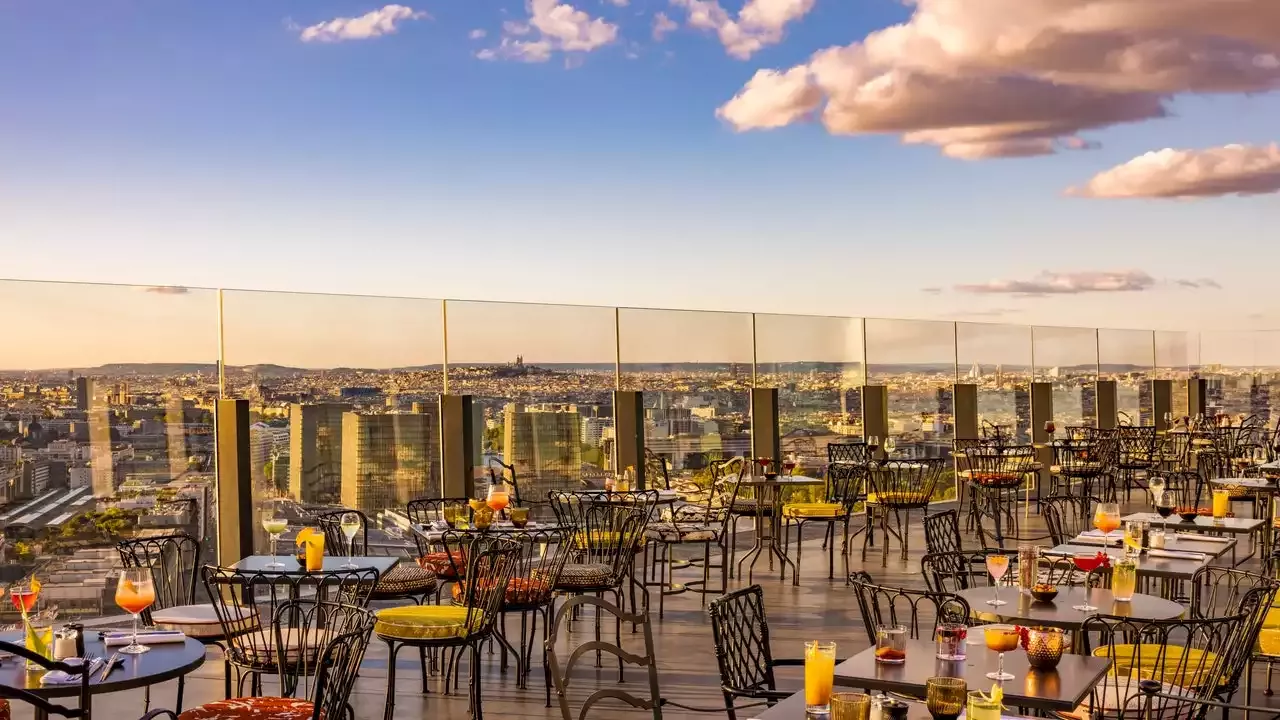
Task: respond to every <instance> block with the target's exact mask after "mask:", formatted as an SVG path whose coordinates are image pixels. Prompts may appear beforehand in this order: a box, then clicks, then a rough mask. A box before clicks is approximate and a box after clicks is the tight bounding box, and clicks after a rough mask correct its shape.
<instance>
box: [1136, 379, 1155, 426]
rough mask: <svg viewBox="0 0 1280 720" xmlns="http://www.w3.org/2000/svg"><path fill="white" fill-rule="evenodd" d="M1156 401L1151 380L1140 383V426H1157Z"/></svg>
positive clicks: (1140, 381)
mask: <svg viewBox="0 0 1280 720" xmlns="http://www.w3.org/2000/svg"><path fill="white" fill-rule="evenodd" d="M1155 403H1156V399H1155V396H1154V395H1153V394H1152V387H1151V381H1150V380H1139V381H1138V424H1139V425H1155V424H1156V405H1155Z"/></svg>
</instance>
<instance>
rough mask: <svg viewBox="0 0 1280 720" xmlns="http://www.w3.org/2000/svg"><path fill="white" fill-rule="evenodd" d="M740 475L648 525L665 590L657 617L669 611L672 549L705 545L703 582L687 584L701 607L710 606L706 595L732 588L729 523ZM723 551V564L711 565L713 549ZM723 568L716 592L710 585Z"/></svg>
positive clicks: (663, 590)
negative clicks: (713, 575) (714, 573)
mask: <svg viewBox="0 0 1280 720" xmlns="http://www.w3.org/2000/svg"><path fill="white" fill-rule="evenodd" d="M741 479H742V478H741V476H740V475H731V476H729V477H726V478H723V479H721V480H720V481H719V482H717V483H716V484H715V485H713V486H712V488H711V491H710V492H709V493H708V494H707V497H706V499H705V500H704V501H703V502H701V503H698V504H692V503H691V504H688V505H681V506H679V507H676V508H674V509H673V510H671V511H669V512H664V517H663V519H661V520H657V521H654V522H651V523H649V525H648V526H647V527H646V529H645V536H646V537H648V539H649V545H650V546H651V548H652V549H653V554H654V556H655V561H656V564H657V566H658V568H659V569H660V577H659V578H658V584H659V585H660V586H661V587H662V590H661V591H660V592H659V594H658V617H659V618H662V617H663V615H664V614H665V612H666V595H667V592H668V590H667V587H668V573H671V572H674V568H675V565H674V562H673V560H674V558H673V556H672V549H673V548H675V547H676V546H680V545H702V558H701V561H700V563H699V564H700V565H701V567H702V579H701V580H694V581H691V582H688V583H685V587H686V588H695V589H696V590H697V591H698V592H700V593H701V595H702V605H703V606H704V607H705V606H706V603H707V594H708V593H711V592H716V593H724V592H726V591H727V590H728V588H729V548H728V542H729V523H730V521H731V519H732V517H733V515H732V514H731V513H730V512H729V509H730V508H732V507H733V502H734V500H735V498H737V496H738V484H739V482H740V481H741ZM713 545H714V546H716V547H717V548H719V550H720V564H719V565H718V566H717V565H713V564H712V562H711V547H712V546H713ZM716 567H718V568H719V569H720V588H719V589H718V590H713V589H712V588H711V586H710V582H711V570H712V569H713V568H716Z"/></svg>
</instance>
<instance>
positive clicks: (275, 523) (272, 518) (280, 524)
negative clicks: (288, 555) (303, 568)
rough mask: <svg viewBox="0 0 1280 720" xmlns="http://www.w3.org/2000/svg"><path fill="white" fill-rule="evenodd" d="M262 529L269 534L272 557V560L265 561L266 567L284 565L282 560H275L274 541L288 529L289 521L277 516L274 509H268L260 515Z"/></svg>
mask: <svg viewBox="0 0 1280 720" xmlns="http://www.w3.org/2000/svg"><path fill="white" fill-rule="evenodd" d="M262 529H263V530H265V531H266V533H267V534H268V535H270V536H271V558H272V560H271V562H269V563H267V565H266V566H267V567H269V568H282V567H284V563H282V562H280V561H279V560H276V559H275V557H276V541H277V540H279V539H280V536H281V535H282V534H284V531H285V530H288V529H289V521H288V520H285V519H284V518H282V517H278V516H277V515H276V513H275V511H274V510H272V511H270V512H266V513H263V515H262Z"/></svg>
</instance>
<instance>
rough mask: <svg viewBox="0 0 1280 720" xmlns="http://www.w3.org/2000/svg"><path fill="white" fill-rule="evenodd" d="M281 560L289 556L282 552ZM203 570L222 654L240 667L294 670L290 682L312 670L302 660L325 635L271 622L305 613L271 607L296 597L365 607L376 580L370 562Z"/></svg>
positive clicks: (318, 648)
mask: <svg viewBox="0 0 1280 720" xmlns="http://www.w3.org/2000/svg"><path fill="white" fill-rule="evenodd" d="M284 562H286V563H287V562H292V561H291V560H289V559H287V558H285V559H284ZM203 576H204V584H205V587H206V589H207V590H208V591H209V598H210V599H211V601H212V603H213V609H214V612H215V613H216V614H217V616H218V622H219V623H220V624H221V625H222V631H223V634H224V635H225V636H226V638H227V641H226V648H227V650H226V655H227V659H228V660H229V661H230V662H231V663H233V664H235V665H238V666H241V667H249V668H257V669H260V670H263V671H266V672H273V673H274V672H279V673H280V674H281V675H282V676H288V675H290V674H292V675H294V676H295V677H294V678H293V680H288V681H289V682H296V679H297V676H299V675H301V674H305V673H314V672H315V670H316V668H315V667H314V663H312V662H307V661H306V660H307V659H308V658H315V657H316V656H317V655H318V654H319V653H320V652H321V651H322V650H323V649H324V644H325V643H326V642H327V641H328V637H326V636H323V635H321V634H318V633H308V632H305V631H304V630H302V629H297V630H293V631H290V628H289V627H285V628H280V627H278V626H275V625H274V624H273V623H274V622H275V621H277V620H279V619H284V620H290V621H292V620H305V619H306V616H304V615H292V616H291V615H285V616H278V615H277V611H276V608H279V607H280V606H281V605H283V604H285V603H287V602H290V601H292V600H296V599H298V598H301V597H306V598H311V599H312V600H313V601H318V602H321V603H338V604H341V605H349V606H352V607H358V608H359V607H366V606H367V605H368V604H369V597H370V595H371V594H372V593H373V590H374V587H375V586H376V585H377V582H378V571H377V570H375V569H373V568H356V569H354V570H327V571H325V572H315V573H308V572H303V571H301V570H298V571H288V572H248V571H241V570H235V569H233V568H220V567H215V566H212V565H206V566H205V567H204V569H203ZM277 630H280V631H281V632H287V633H288V638H289V640H290V643H289V644H288V647H289V648H290V654H289V655H288V656H286V657H285V658H284V663H283V665H281V664H278V661H279V660H280V658H279V657H278V656H277V653H276V648H277V644H276V633H277ZM286 680H287V678H286Z"/></svg>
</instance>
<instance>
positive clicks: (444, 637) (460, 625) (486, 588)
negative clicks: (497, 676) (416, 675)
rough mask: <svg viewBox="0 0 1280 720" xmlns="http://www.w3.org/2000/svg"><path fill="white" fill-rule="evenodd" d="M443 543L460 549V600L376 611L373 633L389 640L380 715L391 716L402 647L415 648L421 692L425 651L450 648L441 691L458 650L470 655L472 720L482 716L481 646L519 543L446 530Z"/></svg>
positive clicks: (451, 673)
mask: <svg viewBox="0 0 1280 720" xmlns="http://www.w3.org/2000/svg"><path fill="white" fill-rule="evenodd" d="M445 534H446V535H451V534H452V535H455V536H456V537H454V538H447V539H446V543H447V544H449V545H457V546H460V547H462V548H463V553H464V555H465V557H466V561H467V567H466V570H465V571H464V572H463V573H462V575H463V578H464V579H463V580H461V581H459V584H460V585H462V586H463V590H462V592H461V596H460V600H461V602H460V603H458V604H454V605H406V606H404V607H398V608H388V609H386V610H379V611H378V613H377V618H378V621H377V624H376V625H375V626H374V629H373V631H374V634H375V635H377V636H378V639H380V640H382V641H383V642H385V643H386V644H387V699H386V706H385V708H384V717H385V718H386V720H391V718H392V717H393V715H394V713H395V692H396V655H397V654H399V652H400V650H401V649H402V648H405V647H416V648H418V649H419V655H420V658H421V659H422V662H423V665H422V691H423V693H426V692H427V691H428V688H427V666H426V659H425V655H426V651H427V650H441V651H445V650H447V651H451V655H452V659H451V660H450V661H449V663H448V670H447V672H446V673H445V677H444V691H445V693H446V694H447V693H448V692H449V687H450V684H451V683H452V682H454V678H455V677H456V675H455V673H457V664H458V660H460V656H461V653H462V652H464V651H467V652H469V653H470V658H469V664H470V667H471V670H470V673H471V682H470V693H469V695H470V704H471V713H472V715H473V716H474V717H475V718H476V720H482V718H483V715H484V703H483V696H482V694H481V682H480V678H481V676H482V675H483V674H484V673H483V672H482V671H481V670H480V646H481V645H482V644H483V643H484V641H485V640H487V639H489V638H490V637H492V635H493V632H494V627H495V625H496V623H497V622H498V618H499V616H500V615H501V612H502V603H503V600H504V598H505V596H506V592H507V588H508V581H509V580H510V579H511V575H512V573H513V572H515V570H516V568H517V567H518V566H519V564H520V555H521V553H522V551H523V550H522V546H521V545H520V544H519V543H515V542H512V541H510V540H506V539H503V538H499V537H496V536H488V535H476V534H468V535H465V536H463V535H459V534H457V533H454V532H453V531H445Z"/></svg>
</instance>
